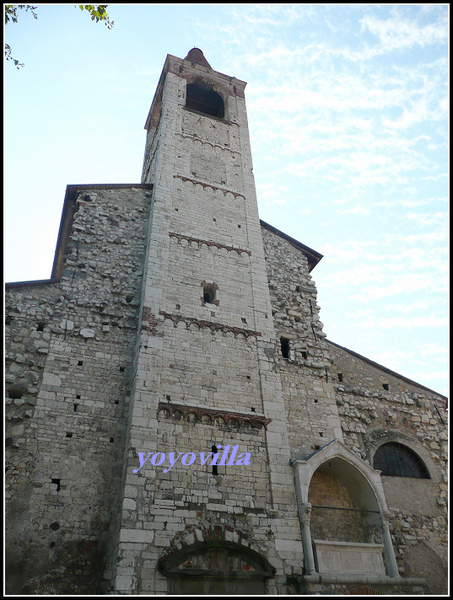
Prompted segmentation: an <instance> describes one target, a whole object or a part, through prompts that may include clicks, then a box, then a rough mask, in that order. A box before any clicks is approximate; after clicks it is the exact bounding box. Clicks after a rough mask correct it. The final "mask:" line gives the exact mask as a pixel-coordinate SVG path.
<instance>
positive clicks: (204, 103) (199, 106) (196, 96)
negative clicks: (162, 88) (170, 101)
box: [186, 83, 225, 119]
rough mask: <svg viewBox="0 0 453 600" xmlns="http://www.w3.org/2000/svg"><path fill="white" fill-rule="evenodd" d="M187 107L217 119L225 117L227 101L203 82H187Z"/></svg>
mask: <svg viewBox="0 0 453 600" xmlns="http://www.w3.org/2000/svg"><path fill="white" fill-rule="evenodd" d="M186 108H189V109H191V110H196V111H197V112H200V113H202V114H204V115H207V116H210V117H216V118H217V119H223V118H224V117H225V103H224V101H223V98H222V96H220V94H218V93H217V92H216V91H215V90H213V89H212V88H211V87H210V86H208V85H206V84H203V83H188V84H187V90H186Z"/></svg>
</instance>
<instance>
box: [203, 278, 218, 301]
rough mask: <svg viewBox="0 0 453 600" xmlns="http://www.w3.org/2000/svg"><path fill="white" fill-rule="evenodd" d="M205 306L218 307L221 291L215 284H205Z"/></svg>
mask: <svg viewBox="0 0 453 600" xmlns="http://www.w3.org/2000/svg"><path fill="white" fill-rule="evenodd" d="M202 285H203V296H202V300H203V304H215V305H217V306H218V304H219V301H218V299H217V290H218V289H219V288H218V286H217V285H216V284H215V283H206V282H205V281H204V282H203V284H202Z"/></svg>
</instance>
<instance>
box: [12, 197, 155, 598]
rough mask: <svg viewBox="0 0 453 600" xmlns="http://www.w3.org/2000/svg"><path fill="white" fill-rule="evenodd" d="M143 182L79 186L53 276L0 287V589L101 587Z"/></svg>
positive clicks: (146, 201) (133, 317)
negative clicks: (0, 389) (3, 504)
mask: <svg viewBox="0 0 453 600" xmlns="http://www.w3.org/2000/svg"><path fill="white" fill-rule="evenodd" d="M100 188H102V189H100ZM146 188H148V189H145V186H144V187H143V188H140V186H137V188H132V187H129V188H127V187H126V188H124V187H122V188H121V189H120V188H119V187H118V188H115V186H111V189H109V188H106V187H105V186H94V188H91V189H85V190H81V191H80V193H79V194H78V197H77V200H76V203H77V210H76V211H75V213H74V219H73V223H72V228H71V235H70V238H69V240H66V241H65V242H67V243H66V246H65V249H64V255H65V259H64V270H63V273H62V275H61V279H60V280H56V281H55V280H51V281H49V282H46V281H44V282H32V283H29V284H27V283H26V282H25V283H21V284H10V285H9V286H7V292H6V301H5V309H6V310H5V312H6V323H7V324H6V338H5V349H6V356H5V358H6V363H5V368H6V398H5V404H6V438H7V448H6V469H7V472H6V501H7V508H6V524H7V548H8V552H7V556H6V565H7V574H8V580H7V591H8V592H9V593H53V594H54V593H71V594H73V593H100V592H101V591H102V590H103V589H104V588H103V585H104V582H103V577H104V571H105V565H106V560H107V556H108V553H109V544H110V532H111V529H112V528H114V525H115V522H114V519H115V506H116V505H117V502H118V492H119V489H118V488H119V483H120V476H121V467H122V459H123V453H124V430H123V429H124V421H125V419H124V417H125V413H126V411H127V399H128V394H129V385H130V377H131V369H133V351H134V345H135V342H136V332H137V319H138V316H139V315H138V311H139V306H140V304H139V300H140V288H141V281H142V276H143V256H144V250H145V243H146V235H147V226H146V223H147V219H148V215H149V207H150V200H151V198H150V190H149V186H146Z"/></svg>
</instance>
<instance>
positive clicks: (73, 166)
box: [4, 4, 449, 394]
mask: <svg viewBox="0 0 453 600" xmlns="http://www.w3.org/2000/svg"><path fill="white" fill-rule="evenodd" d="M108 10H109V14H110V17H111V19H113V20H114V21H115V25H114V27H113V29H112V30H108V29H107V27H105V26H104V25H103V24H100V23H98V24H96V23H94V22H92V21H91V20H90V18H89V15H88V13H85V12H83V13H82V12H81V11H80V10H79V9H78V8H74V5H72V4H63V5H55V4H52V5H38V9H37V14H38V17H39V18H38V20H35V19H33V17H32V15H31V14H21V15H20V20H19V24H16V25H15V24H11V25H8V26H7V27H6V28H5V41H6V42H7V43H9V44H10V46H11V48H12V52H13V56H15V57H16V58H18V59H19V60H20V61H21V62H23V63H25V67H23V68H22V69H20V70H17V69H15V68H14V66H13V65H12V63H8V64H6V65H5V74H4V85H5V92H4V116H5V129H4V150H5V158H4V216H5V221H4V223H5V227H4V239H5V242H4V250H5V253H4V279H5V281H23V280H33V279H46V278H48V277H49V276H50V271H51V267H52V261H53V255H54V250H55V244H56V239H57V234H58V227H59V223H60V217H61V209H62V203H63V198H64V193H65V188H66V185H68V184H86V183H136V182H139V181H140V176H141V166H142V160H143V152H144V145H145V131H144V129H143V127H144V123H145V120H146V116H147V114H148V110H149V107H150V104H151V101H152V98H153V95H154V91H155V89H156V85H157V82H158V79H159V76H160V73H161V70H162V66H163V63H164V60H165V57H166V55H167V54H173V55H175V56H178V57H181V58H184V57H185V56H186V55H187V53H188V52H189V50H190V49H191V48H193V47H198V48H201V50H202V51H203V52H204V54H205V56H206V58H207V60H208V61H209V62H210V64H211V66H212V67H213V68H214V69H215V70H217V71H220V72H222V73H225V74H227V75H233V76H235V77H237V78H239V79H242V80H245V81H247V82H248V84H247V88H246V101H247V109H248V119H249V126H250V136H251V144H252V152H253V162H254V173H255V181H256V186H257V194H258V205H259V212H260V217H261V218H262V219H263V220H265V221H267V222H268V223H270V224H271V225H273V226H274V227H277V228H278V229H280V230H282V231H284V232H285V233H287V234H288V235H290V236H292V237H294V238H296V239H297V240H299V241H301V242H302V243H304V244H306V245H307V246H310V247H311V248H313V249H314V250H317V251H318V252H320V253H322V254H323V255H324V258H323V259H322V260H321V262H320V263H319V265H318V266H317V267H316V269H315V270H314V271H313V273H312V276H313V279H314V281H315V283H316V285H317V288H318V303H319V305H320V307H321V321H322V322H323V323H324V331H325V332H326V334H327V336H328V338H329V339H331V340H332V341H334V342H336V343H337V344H340V345H343V346H346V347H348V348H350V349H351V350H354V351H355V352H358V353H359V354H362V355H364V356H366V357H368V358H370V359H372V360H374V361H376V362H378V363H380V364H382V365H384V366H386V367H388V368H389V369H392V370H394V371H397V372H399V373H401V374H402V375H405V376H406V377H409V378H410V379H413V380H415V381H417V382H419V383H421V384H423V385H425V386H427V387H429V388H431V389H434V390H436V391H438V392H440V393H444V394H447V393H448V362H449V359H448V289H449V279H448V272H449V271H448V269H449V245H448V244H449V238H448V233H449V231H448V208H449V203H448V200H449V185H448V183H449V171H448V158H449V153H448V150H449V137H448V111H449V87H448V77H449V72H448V33H449V31H448V28H449V6H448V5H445V4H426V5H424V4H417V5H396V4H395V5H391V4H384V5H378V4H358V5H347V4H340V5H334V4H324V5H323V4H162V5H159V4H138V5H134V4H127V5H121V4H118V5H110V6H109V9H108Z"/></svg>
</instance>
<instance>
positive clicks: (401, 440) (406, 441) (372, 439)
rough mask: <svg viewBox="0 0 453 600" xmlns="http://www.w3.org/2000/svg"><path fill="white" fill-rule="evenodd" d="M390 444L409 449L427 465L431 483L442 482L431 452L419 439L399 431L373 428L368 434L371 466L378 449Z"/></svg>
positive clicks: (366, 444)
mask: <svg viewBox="0 0 453 600" xmlns="http://www.w3.org/2000/svg"><path fill="white" fill-rule="evenodd" d="M388 443H398V444H401V445H403V446H406V447H407V448H409V449H410V450H411V451H412V452H414V454H416V455H417V456H418V457H419V459H420V460H421V461H422V463H423V464H424V465H425V467H426V469H427V471H428V474H429V478H430V479H431V481H432V482H434V483H439V482H440V473H439V470H438V468H437V467H436V465H435V464H434V462H433V460H432V458H431V456H430V453H429V451H428V450H427V449H426V448H424V447H423V446H422V444H420V442H419V441H418V440H417V439H415V438H413V437H412V436H410V435H408V434H406V433H404V432H402V431H399V430H397V429H382V428H373V429H371V430H369V431H368V432H367V434H366V437H365V448H366V453H367V458H368V461H369V463H370V464H371V465H372V464H373V462H374V456H375V454H376V451H377V450H378V448H379V447H380V446H383V445H384V444H388Z"/></svg>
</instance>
